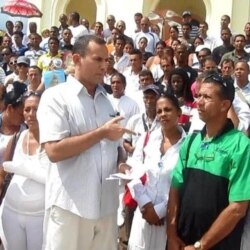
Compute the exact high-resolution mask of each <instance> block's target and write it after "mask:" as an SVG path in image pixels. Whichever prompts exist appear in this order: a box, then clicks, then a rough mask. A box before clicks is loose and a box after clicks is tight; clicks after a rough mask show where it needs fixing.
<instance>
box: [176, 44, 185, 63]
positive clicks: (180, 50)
mask: <svg viewBox="0 0 250 250" xmlns="http://www.w3.org/2000/svg"><path fill="white" fill-rule="evenodd" d="M175 56H176V59H177V61H178V62H184V61H186V60H187V50H186V48H184V47H183V46H180V45H178V46H177V48H176V52H175Z"/></svg>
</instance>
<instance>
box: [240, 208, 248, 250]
mask: <svg viewBox="0 0 250 250" xmlns="http://www.w3.org/2000/svg"><path fill="white" fill-rule="evenodd" d="M240 249H241V250H249V249H250V208H248V212H247V217H246V221H245V226H244V231H243V235H242V238H241V248H240Z"/></svg>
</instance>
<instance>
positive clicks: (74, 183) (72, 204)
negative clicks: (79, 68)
mask: <svg viewBox="0 0 250 250" xmlns="http://www.w3.org/2000/svg"><path fill="white" fill-rule="evenodd" d="M110 115H114V109H113V107H112V105H111V103H110V102H109V100H108V98H107V96H106V94H105V92H104V89H103V88H102V87H101V86H98V87H97V89H96V92H95V96H94V98H93V97H92V96H90V95H89V94H88V92H87V90H86V88H85V87H84V86H83V84H81V83H80V82H78V81H77V80H76V79H75V78H74V77H72V76H68V79H67V82H66V83H62V84H59V85H58V86H55V87H53V88H50V89H48V90H46V91H45V93H44V94H43V96H42V98H41V102H40V106H39V110H38V120H39V125H40V141H41V143H45V142H50V141H59V140H62V139H64V138H67V137H73V136H78V135H82V134H84V133H87V132H89V131H91V130H95V129H97V128H98V127H100V126H102V125H103V124H104V123H105V122H107V121H108V120H110V119H111V118H110ZM118 143H119V142H113V141H110V140H107V139H103V140H101V141H100V142H99V143H96V144H95V145H93V146H92V147H90V148H88V149H87V150H85V151H83V152H82V153H81V154H79V155H77V156H74V157H71V158H68V159H66V160H63V161H59V162H57V163H56V164H55V166H53V168H50V169H49V174H48V180H47V183H46V208H49V207H51V206H52V205H56V206H58V207H61V208H63V209H66V210H69V211H71V212H72V213H75V214H77V215H79V216H81V217H84V218H87V219H98V218H101V217H104V216H107V215H112V214H115V213H116V210H117V207H118V182H116V181H107V180H106V178H107V177H109V175H110V174H112V173H115V172H116V167H117V157H118V155H117V147H118Z"/></svg>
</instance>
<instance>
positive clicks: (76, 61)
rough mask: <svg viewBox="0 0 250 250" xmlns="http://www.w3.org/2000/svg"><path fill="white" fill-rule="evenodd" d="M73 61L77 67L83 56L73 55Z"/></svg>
mask: <svg viewBox="0 0 250 250" xmlns="http://www.w3.org/2000/svg"><path fill="white" fill-rule="evenodd" d="M72 60H73V62H74V64H75V65H77V64H78V63H79V62H80V60H81V56H80V55H79V54H73V55H72Z"/></svg>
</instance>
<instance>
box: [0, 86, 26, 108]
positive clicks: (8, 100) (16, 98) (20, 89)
mask: <svg viewBox="0 0 250 250" xmlns="http://www.w3.org/2000/svg"><path fill="white" fill-rule="evenodd" d="M26 91H27V86H26V85H25V84H24V83H22V82H19V81H14V82H13V89H12V90H11V91H9V92H7V93H6V94H5V95H4V105H5V107H7V106H8V105H12V106H13V107H14V108H15V107H18V106H19V105H20V104H21V103H22V98H23V94H24V93H25V92H26Z"/></svg>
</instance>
